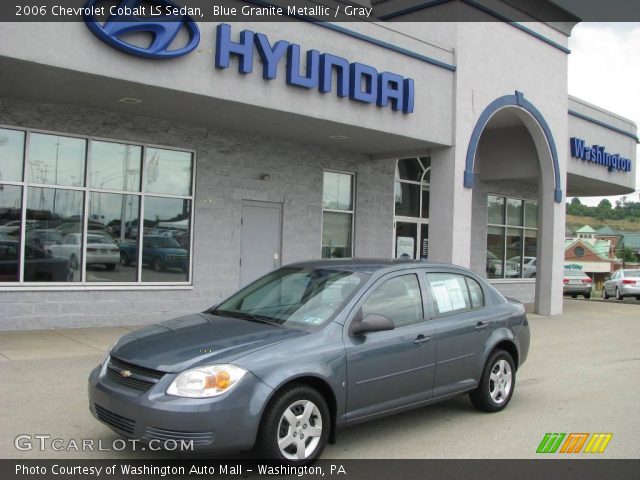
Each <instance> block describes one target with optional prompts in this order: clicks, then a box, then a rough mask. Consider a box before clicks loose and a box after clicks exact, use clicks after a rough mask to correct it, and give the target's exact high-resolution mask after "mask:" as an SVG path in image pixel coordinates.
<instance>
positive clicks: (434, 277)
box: [427, 273, 471, 315]
mask: <svg viewBox="0 0 640 480" xmlns="http://www.w3.org/2000/svg"><path fill="white" fill-rule="evenodd" d="M427 282H428V284H429V290H430V292H431V298H432V299H433V306H434V309H435V314H436V315H448V314H451V313H455V312H461V311H464V310H470V309H471V299H470V298H469V290H468V288H467V282H466V281H465V277H463V276H462V275H456V274H455V273H429V274H428V275H427Z"/></svg>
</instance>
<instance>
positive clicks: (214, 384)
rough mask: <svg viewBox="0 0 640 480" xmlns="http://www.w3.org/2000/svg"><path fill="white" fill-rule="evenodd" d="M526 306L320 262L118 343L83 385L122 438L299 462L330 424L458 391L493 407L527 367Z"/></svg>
mask: <svg viewBox="0 0 640 480" xmlns="http://www.w3.org/2000/svg"><path fill="white" fill-rule="evenodd" d="M528 350H529V326H528V322H527V317H526V315H525V310H524V307H523V305H522V304H521V303H519V302H517V301H515V300H509V299H506V298H505V297H503V296H502V295H501V294H500V293H499V292H498V291H497V290H496V289H495V288H494V287H493V286H491V285H490V284H489V283H487V282H486V281H485V280H484V279H482V278H481V277H479V276H477V275H476V274H474V273H472V272H471V271H469V270H467V269H464V268H461V267H456V266H453V265H446V264H431V263H426V262H416V261H404V262H398V261H390V260H325V261H316V262H305V263H297V264H292V265H288V266H285V267H282V268H280V269H278V270H275V271H273V272H271V273H269V274H267V275H265V276H264V277H262V278H259V279H258V280H256V281H255V282H253V283H251V284H249V285H248V286H246V287H245V288H243V289H242V290H240V291H239V292H237V293H235V294H234V295H232V296H231V297H229V298H228V299H226V300H224V301H223V302H221V303H219V304H218V305H216V306H214V307H212V308H210V309H208V310H206V311H204V312H202V313H197V314H194V315H188V316H184V317H181V318H178V319H175V320H170V321H166V322H163V323H159V324H156V325H153V326H149V327H145V328H143V329H141V330H139V331H136V332H132V333H130V334H128V335H125V336H124V337H122V338H121V339H120V340H119V341H118V342H117V344H116V345H115V346H114V347H113V348H112V349H111V350H110V352H109V354H108V355H107V357H106V358H105V360H104V361H103V362H102V364H101V365H100V366H98V367H97V368H96V369H94V370H93V372H92V373H91V375H90V378H89V401H90V409H91V412H92V413H93V415H94V416H95V417H96V418H97V419H98V420H100V421H102V422H103V423H105V424H106V425H107V426H109V427H110V428H111V429H113V430H114V431H116V432H117V433H119V434H121V435H125V436H127V437H131V438H142V439H143V440H145V441H149V440H151V439H161V440H162V439H167V438H169V439H173V440H178V441H179V440H180V439H185V440H189V439H194V445H195V446H196V447H201V448H208V449H212V450H214V451H218V452H222V451H239V450H246V449H251V448H252V447H253V446H254V445H255V446H256V447H257V449H258V451H259V452H260V453H261V454H262V455H263V456H266V457H268V458H275V459H278V460H280V461H284V462H289V463H293V464H304V463H307V462H309V461H312V460H313V459H315V458H317V457H318V456H319V455H320V453H321V452H322V450H323V448H324V446H325V444H326V443H327V441H328V440H330V439H335V435H336V429H338V428H340V427H345V426H349V425H353V424H356V423H360V422H363V421H367V420H373V419H376V418H379V417H382V416H385V415H391V414H396V413H398V412H401V411H404V410H409V409H413V408H416V407H420V406H424V405H427V404H430V403H433V402H437V401H440V400H444V399H447V398H450V397H451V396H454V395H460V394H465V393H468V394H469V395H470V398H471V401H472V403H473V405H475V406H476V407H477V408H478V409H480V410H482V411H487V412H497V411H500V410H502V409H503V408H505V407H506V406H507V404H508V403H509V401H510V399H511V398H512V395H513V392H514V387H515V381H516V370H517V368H518V367H519V366H520V365H522V363H523V362H524V361H525V359H526V358H527V353H528Z"/></svg>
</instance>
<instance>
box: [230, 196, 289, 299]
mask: <svg viewBox="0 0 640 480" xmlns="http://www.w3.org/2000/svg"><path fill="white" fill-rule="evenodd" d="M241 223H242V228H241V233H240V286H241V287H244V286H245V285H247V284H248V283H251V282H252V281H254V280H255V279H257V278H258V277H261V276H262V275H264V274H266V273H269V272H270V271H271V270H273V269H275V268H278V267H279V266H280V253H281V252H280V249H281V248H280V247H281V232H282V205H281V204H280V203H271V202H250V201H246V202H243V204H242V220H241Z"/></svg>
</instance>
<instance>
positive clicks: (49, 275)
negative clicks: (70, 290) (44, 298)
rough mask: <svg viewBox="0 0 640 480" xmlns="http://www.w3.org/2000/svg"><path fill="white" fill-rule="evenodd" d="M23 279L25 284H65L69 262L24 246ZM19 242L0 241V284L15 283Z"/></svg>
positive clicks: (33, 247) (31, 246)
mask: <svg viewBox="0 0 640 480" xmlns="http://www.w3.org/2000/svg"><path fill="white" fill-rule="evenodd" d="M24 249H25V252H24V256H25V264H24V279H25V281H27V282H66V281H67V280H68V279H69V261H68V260H67V259H66V258H61V257H56V256H55V255H52V254H51V252H48V251H46V250H44V249H42V248H38V247H36V246H33V245H29V244H27V245H25V246H24ZM19 258H20V242H17V241H15V240H4V239H0V282H17V281H18V280H19V279H18V271H19V270H18V264H19Z"/></svg>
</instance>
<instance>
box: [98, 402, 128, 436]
mask: <svg viewBox="0 0 640 480" xmlns="http://www.w3.org/2000/svg"><path fill="white" fill-rule="evenodd" d="M94 406H95V409H96V415H97V416H98V418H99V419H100V420H102V421H103V422H104V423H106V424H108V425H111V426H112V427H113V428H115V429H117V430H122V431H123V432H125V433H129V434H133V430H134V429H135V426H136V421H135V420H131V419H130V418H126V417H123V416H121V415H118V414H117V413H113V412H110V411H109V410H107V409H106V408H102V407H101V406H100V405H98V404H97V403H96V404H94Z"/></svg>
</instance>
